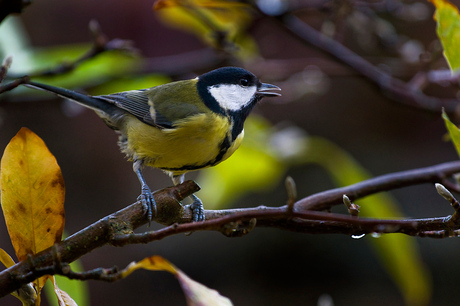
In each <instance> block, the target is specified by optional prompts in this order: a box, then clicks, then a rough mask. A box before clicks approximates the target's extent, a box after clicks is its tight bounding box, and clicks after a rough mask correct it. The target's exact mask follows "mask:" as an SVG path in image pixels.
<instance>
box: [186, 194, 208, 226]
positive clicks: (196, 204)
mask: <svg viewBox="0 0 460 306" xmlns="http://www.w3.org/2000/svg"><path fill="white" fill-rule="evenodd" d="M191 198H192V199H193V203H192V204H190V208H191V209H192V221H193V222H198V221H204V220H205V217H204V207H203V202H201V200H200V199H199V198H198V197H197V196H196V195H192V196H191Z"/></svg>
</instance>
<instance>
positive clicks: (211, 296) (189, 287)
mask: <svg viewBox="0 0 460 306" xmlns="http://www.w3.org/2000/svg"><path fill="white" fill-rule="evenodd" d="M141 268H142V269H146V270H153V271H167V272H170V273H172V274H174V275H175V276H176V278H177V279H178V280H179V283H180V285H181V287H182V290H183V291H184V294H185V297H186V299H187V305H189V306H198V305H200V306H206V305H216V306H219V305H222V306H227V305H233V304H232V302H231V301H230V299H228V298H227V297H225V296H222V295H220V294H219V292H217V291H216V290H213V289H210V288H208V287H206V286H204V285H202V284H200V283H198V282H196V281H194V280H193V279H191V278H189V277H188V276H187V275H186V274H185V273H184V272H182V271H181V270H179V269H177V268H176V267H175V266H174V265H173V264H171V263H170V262H169V261H167V260H166V259H164V258H163V257H160V256H152V257H148V258H144V259H143V260H141V261H139V262H137V263H134V262H133V263H131V264H130V265H128V267H127V268H126V269H125V270H123V271H122V275H123V277H126V276H128V275H129V274H131V273H132V272H134V271H135V270H137V269H141Z"/></svg>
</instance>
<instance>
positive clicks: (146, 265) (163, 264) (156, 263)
mask: <svg viewBox="0 0 460 306" xmlns="http://www.w3.org/2000/svg"><path fill="white" fill-rule="evenodd" d="M138 269H146V270H152V271H168V272H170V273H172V274H175V273H176V268H175V267H174V266H173V265H172V264H171V263H170V262H169V261H167V260H166V259H164V258H163V257H161V256H151V257H146V258H144V259H142V260H141V261H138V262H132V263H130V264H129V265H128V266H127V267H126V269H124V270H123V271H122V272H121V274H122V277H123V278H125V277H126V276H128V275H129V274H131V273H133V272H134V271H136V270H138Z"/></svg>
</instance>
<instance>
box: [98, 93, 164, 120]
mask: <svg viewBox="0 0 460 306" xmlns="http://www.w3.org/2000/svg"><path fill="white" fill-rule="evenodd" d="M95 98H99V99H102V100H104V101H107V102H109V103H111V104H113V105H115V106H116V107H118V108H120V109H122V110H124V111H126V112H128V113H130V114H131V115H133V116H135V117H137V118H138V119H139V120H141V121H142V122H144V123H147V124H149V125H152V126H158V127H163V126H161V124H158V123H157V122H156V120H155V115H153V116H152V114H151V113H150V105H149V98H148V96H147V92H146V89H141V90H130V91H124V92H119V93H114V94H111V95H105V96H96V97H95Z"/></svg>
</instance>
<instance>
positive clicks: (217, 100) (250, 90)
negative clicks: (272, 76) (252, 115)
mask: <svg viewBox="0 0 460 306" xmlns="http://www.w3.org/2000/svg"><path fill="white" fill-rule="evenodd" d="M197 88H198V93H199V94H200V96H201V98H202V99H203V102H204V103H205V104H206V106H207V107H208V108H209V109H211V110H212V111H214V112H216V113H219V114H222V115H227V114H239V115H240V116H244V118H243V120H244V119H245V117H246V116H247V115H248V114H249V112H250V111H251V109H252V108H253V106H254V105H255V104H256V103H257V102H258V101H259V100H260V99H262V98H263V97H275V96H280V94H279V93H278V92H273V91H272V90H281V89H280V88H279V87H278V86H275V85H271V84H265V83H261V82H260V81H259V79H258V78H257V77H256V76H255V75H254V74H252V73H251V72H249V71H247V70H245V69H243V68H237V67H224V68H219V69H216V70H212V71H210V72H208V73H205V74H202V75H200V76H199V77H198V82H197Z"/></svg>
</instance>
